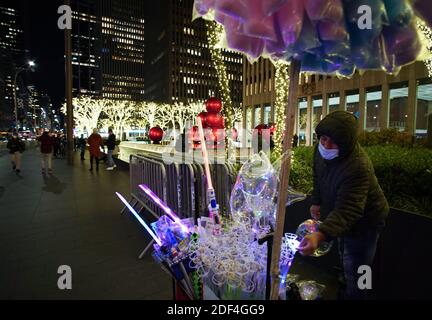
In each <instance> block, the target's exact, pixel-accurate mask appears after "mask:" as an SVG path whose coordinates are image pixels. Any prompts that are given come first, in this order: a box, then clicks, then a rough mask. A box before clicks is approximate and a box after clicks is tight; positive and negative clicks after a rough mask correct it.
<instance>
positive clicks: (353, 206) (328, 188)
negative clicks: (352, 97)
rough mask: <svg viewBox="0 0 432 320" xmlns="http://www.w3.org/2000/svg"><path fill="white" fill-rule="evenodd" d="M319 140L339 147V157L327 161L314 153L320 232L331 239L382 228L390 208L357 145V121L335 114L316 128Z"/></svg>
mask: <svg viewBox="0 0 432 320" xmlns="http://www.w3.org/2000/svg"><path fill="white" fill-rule="evenodd" d="M316 133H317V136H318V139H319V137H320V136H321V135H326V136H328V137H330V138H332V140H333V141H334V142H335V143H336V144H337V145H338V147H339V157H337V158H335V159H333V160H324V159H323V158H322V157H321V154H320V153H319V151H318V146H317V147H316V148H315V153H314V165H313V174H314V190H313V194H312V203H313V204H315V205H320V206H321V208H320V212H321V219H324V221H323V223H322V224H321V225H320V227H319V230H320V231H321V232H322V233H324V234H325V235H326V236H327V237H328V238H330V239H331V238H336V237H343V236H349V235H355V234H356V233H360V232H362V230H365V228H370V227H377V226H382V225H384V223H385V219H386V217H387V215H388V212H389V206H388V203H387V200H386V198H385V196H384V193H383V191H382V189H381V187H380V186H379V184H378V180H377V178H376V176H375V171H374V168H373V166H372V163H371V161H370V159H369V157H368V156H367V154H366V153H365V151H364V150H363V148H361V147H360V145H359V144H358V142H357V138H358V135H357V119H356V118H355V117H354V116H353V115H352V114H350V113H348V112H344V111H336V112H333V113H331V114H329V115H328V116H327V117H325V118H324V119H323V120H322V121H321V122H320V123H319V124H318V126H317V128H316Z"/></svg>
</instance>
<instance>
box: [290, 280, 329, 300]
mask: <svg viewBox="0 0 432 320" xmlns="http://www.w3.org/2000/svg"><path fill="white" fill-rule="evenodd" d="M297 286H298V288H299V291H300V296H301V298H302V300H321V299H322V295H323V292H324V290H325V286H324V285H322V284H319V283H317V282H315V281H299V282H298V283H297Z"/></svg>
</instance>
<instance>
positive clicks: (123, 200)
mask: <svg viewBox="0 0 432 320" xmlns="http://www.w3.org/2000/svg"><path fill="white" fill-rule="evenodd" d="M116 195H117V197H119V199H120V200H121V201H122V202H123V203H124V205H125V206H126V207H127V208H128V209H129V210H130V212H132V213H133V215H134V216H135V218H137V219H138V221H139V222H140V223H141V224H142V225H143V227H144V228H145V229H146V230H147V231H148V233H150V235H151V236H152V238H153V239H154V240H155V241H156V243H157V244H158V245H159V246H162V241H160V239H159V238H158V236H157V235H155V234H154V232H153V231H152V230H151V229H150V227H149V226H148V225H147V223H145V222H144V220H143V219H142V218H141V217H140V216H139V215H138V213H137V212H136V211H135V210H134V208H132V206H131V205H130V204H129V203H128V202H127V200H126V199H125V198H124V197H123V196H122V195H121V194H120V193H118V192H116Z"/></svg>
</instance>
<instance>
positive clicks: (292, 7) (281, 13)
mask: <svg viewBox="0 0 432 320" xmlns="http://www.w3.org/2000/svg"><path fill="white" fill-rule="evenodd" d="M275 15H276V16H275V19H276V23H277V24H278V25H279V29H280V32H281V36H282V39H283V41H284V43H285V46H290V45H292V44H293V43H294V42H296V41H297V39H298V37H299V35H300V31H301V29H302V26H303V16H304V6H303V0H289V1H287V2H286V3H285V4H284V5H283V6H282V7H281V8H280V9H279V10H278V11H277V13H275Z"/></svg>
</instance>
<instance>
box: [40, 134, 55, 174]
mask: <svg viewBox="0 0 432 320" xmlns="http://www.w3.org/2000/svg"><path fill="white" fill-rule="evenodd" d="M38 141H39V143H40V152H41V168H42V174H45V163H46V162H47V164H48V173H49V174H52V172H53V171H52V155H53V150H54V138H53V137H52V136H50V135H49V133H48V131H44V133H43V134H42V135H41V136H40V137H39V138H38Z"/></svg>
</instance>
